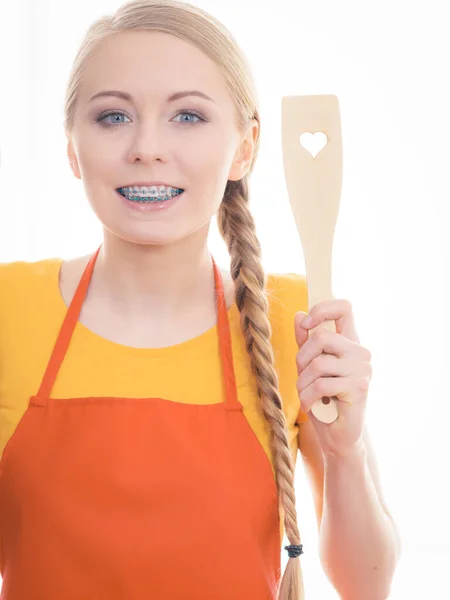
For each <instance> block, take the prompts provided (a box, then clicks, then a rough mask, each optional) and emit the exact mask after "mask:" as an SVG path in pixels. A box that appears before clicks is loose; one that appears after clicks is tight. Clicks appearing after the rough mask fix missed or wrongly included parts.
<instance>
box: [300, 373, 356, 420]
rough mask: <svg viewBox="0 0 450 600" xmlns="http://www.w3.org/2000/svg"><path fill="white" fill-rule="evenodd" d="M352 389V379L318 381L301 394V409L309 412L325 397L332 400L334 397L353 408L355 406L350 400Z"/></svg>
mask: <svg viewBox="0 0 450 600" xmlns="http://www.w3.org/2000/svg"><path fill="white" fill-rule="evenodd" d="M351 388H352V380H351V378H350V377H325V378H321V379H316V380H315V381H314V382H313V383H311V384H310V385H309V386H307V387H306V388H304V389H303V390H302V391H301V392H299V399H300V404H301V409H302V410H303V411H305V412H309V411H310V410H311V406H312V405H313V404H314V402H317V401H318V400H321V399H322V398H325V397H328V398H332V397H333V396H334V397H336V398H337V399H338V400H339V401H341V402H344V403H346V404H348V405H349V406H351V405H352V404H353V402H352V401H351V399H350V397H351V392H349V390H350V389H351Z"/></svg>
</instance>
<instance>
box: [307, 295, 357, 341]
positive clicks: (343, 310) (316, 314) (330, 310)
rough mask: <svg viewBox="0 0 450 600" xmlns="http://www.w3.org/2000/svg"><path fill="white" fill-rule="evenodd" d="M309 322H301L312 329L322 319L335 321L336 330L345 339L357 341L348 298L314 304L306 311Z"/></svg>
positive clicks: (322, 320) (321, 321)
mask: <svg viewBox="0 0 450 600" xmlns="http://www.w3.org/2000/svg"><path fill="white" fill-rule="evenodd" d="M308 316H310V317H311V323H308V324H305V323H304V324H303V326H304V327H306V328H307V329H314V328H315V327H317V326H318V325H320V323H323V322H324V321H335V323H336V332H337V333H340V334H342V335H343V336H345V337H346V338H347V339H349V340H352V341H353V342H358V343H359V337H358V333H357V331H356V326H355V319H354V314H353V308H352V305H351V303H350V302H349V301H348V300H345V299H342V300H327V301H323V302H318V303H317V304H315V305H314V306H313V307H312V308H311V310H310V311H309V313H308Z"/></svg>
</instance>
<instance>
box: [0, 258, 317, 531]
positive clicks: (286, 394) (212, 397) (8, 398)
mask: <svg viewBox="0 0 450 600" xmlns="http://www.w3.org/2000/svg"><path fill="white" fill-rule="evenodd" d="M62 262H63V259H61V258H50V259H44V260H40V261H35V262H28V261H16V262H10V263H0V456H1V455H2V453H3V450H4V448H5V445H6V443H7V442H8V440H9V439H10V437H11V436H12V435H13V433H14V431H15V428H16V426H17V425H18V423H19V421H20V419H21V418H22V415H23V414H24V412H25V410H26V409H27V406H28V401H29V397H30V396H32V395H35V394H37V392H38V389H39V386H40V384H41V381H42V377H43V375H44V371H45V368H46V366H47V363H48V360H49V357H50V354H51V352H52V350H53V347H54V344H55V341H56V338H57V335H58V333H59V330H60V327H61V324H62V321H63V319H64V316H65V314H66V311H67V307H66V304H65V302H64V300H63V298H62V296H61V293H60V290H59V284H58V277H59V270H60V267H61V264H62ZM267 289H268V291H269V293H270V297H269V306H270V313H269V318H270V321H271V325H272V346H273V351H274V356H275V367H276V370H277V373H278V377H279V388H280V393H281V397H282V400H283V410H284V413H285V416H286V421H287V427H288V432H289V443H290V447H291V450H292V455H293V458H294V461H296V458H297V453H298V446H297V433H298V427H297V426H296V423H298V424H300V423H303V422H305V421H306V420H308V416H307V414H306V413H305V412H303V411H302V410H301V409H300V400H299V397H298V392H297V388H296V382H297V378H298V375H297V367H296V360H295V358H296V353H297V351H298V346H297V343H296V340H295V333H294V315H295V313H296V312H298V311H299V310H302V311H307V310H308V303H307V284H306V278H305V276H304V275H298V274H294V273H287V274H268V280H267ZM228 318H229V321H230V329H231V340H232V349H233V362H234V368H235V373H236V381H237V387H238V390H237V392H238V400H239V402H240V403H241V404H242V405H243V413H244V415H245V417H246V418H247V420H248V422H249V424H250V426H251V427H252V429H253V431H254V432H255V434H256V436H257V438H258V440H259V442H260V443H261V446H262V449H263V450H264V452H265V453H266V454H267V456H268V458H269V461H270V463H271V465H272V471H273V473H274V474H275V472H274V467H273V460H272V453H271V450H270V446H269V430H268V427H267V422H266V420H265V418H264V416H263V414H262V411H261V409H260V407H259V399H258V395H257V388H256V382H255V378H254V375H253V374H252V372H251V368H250V359H249V356H248V354H247V352H246V349H245V343H244V337H243V334H242V332H241V328H240V323H239V311H238V309H237V306H236V304H235V303H233V304H232V306H231V307H230V308H229V311H228ZM221 369H222V367H221V362H220V354H219V347H218V335H217V327H216V326H214V327H212V328H211V329H209V330H208V331H206V332H205V333H203V334H201V335H200V336H198V337H195V338H192V339H190V340H188V341H185V342H182V343H180V344H176V345H174V346H168V347H165V348H132V347H129V346H123V345H121V344H118V343H115V342H112V341H110V340H107V339H105V338H103V337H101V336H99V335H97V334H95V333H94V332H92V331H90V330H89V329H88V328H87V327H85V326H84V325H83V324H81V323H80V322H78V323H77V325H76V328H75V330H74V333H73V336H72V340H71V342H70V345H69V348H68V350H67V353H66V356H65V359H64V361H63V363H62V366H61V369H60V371H59V373H58V376H57V378H56V382H55V385H54V387H53V390H52V392H51V397H52V398H58V399H63V398H69V397H86V396H116V397H137V398H139V397H142V398H145V397H161V398H167V399H168V400H175V401H177V402H185V403H188V404H189V403H195V404H213V403H218V402H224V401H225V397H224V389H223V383H222V376H221V374H222V371H221ZM174 373H176V377H174ZM281 515H283V513H281ZM280 518H281V532H282V533H281V535H282V536H283V532H284V527H283V516H281V517H280Z"/></svg>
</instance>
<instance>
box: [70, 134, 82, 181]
mask: <svg viewBox="0 0 450 600" xmlns="http://www.w3.org/2000/svg"><path fill="white" fill-rule="evenodd" d="M67 157H68V159H69V163H70V168H71V169H72V173H73V174H74V175H75V177H76V178H77V179H81V173H80V168H79V166H78V160H77V155H76V153H75V150H74V147H73V143H72V140H71V138H68V143H67Z"/></svg>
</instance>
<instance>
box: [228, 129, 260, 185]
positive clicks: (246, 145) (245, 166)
mask: <svg viewBox="0 0 450 600" xmlns="http://www.w3.org/2000/svg"><path fill="white" fill-rule="evenodd" d="M258 134H259V123H258V121H257V120H256V119H252V121H251V123H250V125H249V126H248V128H247V132H246V134H245V135H244V137H243V139H242V141H241V143H240V144H239V146H238V148H237V150H236V154H235V157H234V161H233V164H232V166H231V169H230V174H229V177H228V179H229V180H230V181H239V180H240V179H242V178H243V177H245V175H246V174H247V173H248V171H249V169H250V166H251V164H252V160H253V155H254V153H255V145H256V142H257V139H258Z"/></svg>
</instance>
